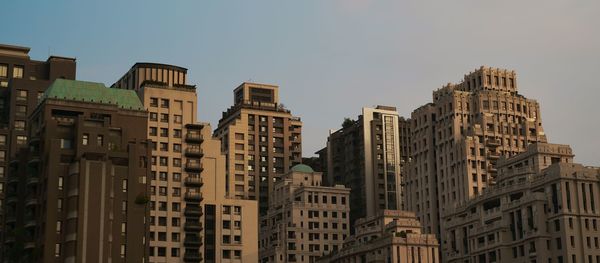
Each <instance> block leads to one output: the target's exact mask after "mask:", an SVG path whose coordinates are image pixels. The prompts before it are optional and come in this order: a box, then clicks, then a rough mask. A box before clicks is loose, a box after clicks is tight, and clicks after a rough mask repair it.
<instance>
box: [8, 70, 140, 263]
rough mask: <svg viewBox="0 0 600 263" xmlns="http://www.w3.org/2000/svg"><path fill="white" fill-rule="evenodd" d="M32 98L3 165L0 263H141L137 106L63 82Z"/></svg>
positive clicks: (119, 95)
mask: <svg viewBox="0 0 600 263" xmlns="http://www.w3.org/2000/svg"><path fill="white" fill-rule="evenodd" d="M40 100H41V101H40V103H39V104H38V106H37V107H36V108H35V109H34V111H33V113H32V114H31V117H30V118H29V120H28V121H29V125H28V129H27V136H28V138H29V140H28V141H27V142H26V144H27V147H24V149H23V150H21V151H20V152H19V154H18V159H15V160H13V161H11V164H10V170H11V173H10V176H9V179H8V180H9V181H10V182H11V183H10V185H9V188H8V196H7V206H6V211H7V215H8V216H7V219H6V227H7V229H9V230H10V232H11V233H14V234H11V235H7V236H6V239H5V246H6V248H7V260H9V261H10V260H14V261H15V262H17V260H18V259H20V260H25V261H26V262H143V261H147V259H148V254H147V251H148V243H147V240H148V236H147V233H148V229H147V224H146V223H145V220H146V219H147V216H148V210H147V191H148V184H147V176H148V175H149V174H150V169H149V168H150V167H149V165H148V158H149V156H150V145H149V142H148V141H147V135H146V128H145V127H146V125H147V124H146V123H147V113H146V111H145V110H144V108H143V105H142V103H141V102H140V100H139V99H138V97H137V96H136V94H135V93H134V92H132V91H125V90H112V89H109V88H107V87H105V86H104V85H103V84H100V83H92V82H82V81H73V80H63V79H57V80H56V81H54V83H53V84H52V85H51V86H50V87H49V88H48V89H47V90H46V91H45V93H44V94H43V95H42V96H41V98H40ZM19 262H21V261H19Z"/></svg>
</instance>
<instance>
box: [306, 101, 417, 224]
mask: <svg viewBox="0 0 600 263" xmlns="http://www.w3.org/2000/svg"><path fill="white" fill-rule="evenodd" d="M407 123H408V122H407V121H406V120H405V119H404V118H402V117H399V116H398V112H397V111H396V108H395V107H389V106H377V107H376V108H366V107H365V108H363V109H362V114H361V115H360V116H359V117H358V119H357V120H346V121H345V122H344V123H343V124H342V128H341V129H339V130H337V131H335V132H332V133H330V135H329V137H328V138H327V147H325V148H324V149H321V150H319V151H318V152H317V154H319V159H320V160H321V164H322V165H323V166H325V168H323V170H325V177H326V182H327V184H329V185H334V184H342V185H345V186H346V187H348V188H350V189H352V191H351V193H350V203H352V206H351V207H350V209H351V210H350V224H354V222H355V221H356V220H357V219H359V218H364V217H367V216H375V215H377V214H378V212H379V211H380V210H385V209H389V210H401V209H403V207H404V204H403V200H404V196H403V190H402V188H403V173H404V172H403V170H404V168H405V166H406V165H407V163H408V161H409V159H408V158H409V155H408V154H409V152H408V148H409V147H408V145H403V143H405V144H408V141H409V138H410V137H409V134H410V129H409V128H408V127H407Z"/></svg>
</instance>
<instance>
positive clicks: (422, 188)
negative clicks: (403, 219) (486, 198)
mask: <svg viewBox="0 0 600 263" xmlns="http://www.w3.org/2000/svg"><path fill="white" fill-rule="evenodd" d="M411 122H412V128H411V129H412V161H411V163H410V168H409V172H408V178H407V180H406V189H407V191H408V192H407V194H406V199H407V202H406V203H407V209H408V210H412V211H415V212H416V213H417V216H418V217H419V218H420V220H421V222H422V223H423V225H424V228H425V232H427V233H435V234H437V235H438V237H441V241H442V242H441V244H442V247H444V246H445V245H447V244H446V240H444V235H443V232H444V230H443V222H441V218H442V217H444V214H445V213H446V211H447V209H448V208H451V207H453V206H454V205H456V204H461V203H464V202H466V201H467V200H469V199H470V198H473V197H476V196H477V195H479V194H481V193H482V192H483V191H484V190H485V189H486V188H488V187H489V186H491V185H493V184H494V183H495V181H496V175H497V167H496V163H497V160H498V159H499V158H500V157H501V156H507V157H508V156H514V155H516V154H518V153H521V152H524V151H526V150H527V147H528V145H530V144H532V143H536V142H545V141H546V136H545V134H544V130H543V129H542V119H541V114H540V106H539V104H538V103H537V102H536V101H535V100H532V99H528V98H526V97H524V96H523V95H521V94H520V93H519V92H518V89H517V76H516V73H515V72H514V71H510V70H505V69H496V68H488V67H481V68H480V69H478V70H476V71H474V72H472V73H470V74H468V75H465V77H464V80H463V81H462V82H461V83H459V84H447V85H445V86H444V87H443V88H441V89H439V90H436V91H434V92H433V103H429V104H426V105H424V106H422V107H420V108H418V109H417V110H415V111H414V112H413V113H412V116H411Z"/></svg>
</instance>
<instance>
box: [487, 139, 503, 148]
mask: <svg viewBox="0 0 600 263" xmlns="http://www.w3.org/2000/svg"><path fill="white" fill-rule="evenodd" d="M485 144H486V145H487V146H489V147H498V146H500V140H499V139H488V140H487V141H486V142H485Z"/></svg>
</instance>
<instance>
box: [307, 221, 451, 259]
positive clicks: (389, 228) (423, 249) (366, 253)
mask: <svg viewBox="0 0 600 263" xmlns="http://www.w3.org/2000/svg"><path fill="white" fill-rule="evenodd" d="M421 231H422V230H421V224H420V223H419V220H418V219H417V217H416V216H415V214H414V213H413V212H408V211H399V210H381V211H379V212H378V214H377V215H375V216H371V217H367V218H361V219H359V220H357V221H356V230H355V231H354V232H355V234H354V235H352V236H350V238H348V239H347V240H346V242H345V243H344V246H343V247H342V248H341V249H340V250H339V251H335V252H334V253H333V254H330V255H326V256H323V257H321V258H319V259H318V260H317V262H322V263H342V262H348V263H350V262H398V263H411V262H423V263H438V262H440V259H439V244H438V241H437V238H436V237H435V235H433V234H423V233H421Z"/></svg>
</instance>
